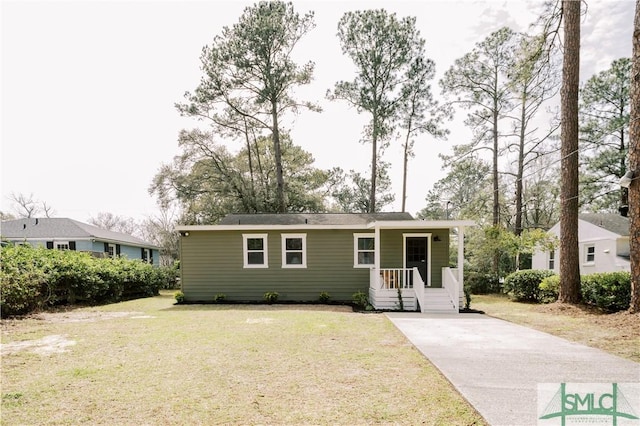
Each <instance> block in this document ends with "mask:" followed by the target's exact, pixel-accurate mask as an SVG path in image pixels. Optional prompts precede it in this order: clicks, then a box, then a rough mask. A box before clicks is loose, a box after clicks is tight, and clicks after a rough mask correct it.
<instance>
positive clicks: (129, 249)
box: [0, 218, 160, 266]
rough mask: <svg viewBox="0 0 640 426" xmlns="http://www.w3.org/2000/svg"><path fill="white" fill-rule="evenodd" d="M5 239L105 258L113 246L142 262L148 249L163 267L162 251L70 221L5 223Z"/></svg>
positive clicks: (3, 237) (0, 228) (119, 251)
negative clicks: (61, 245) (108, 247)
mask: <svg viewBox="0 0 640 426" xmlns="http://www.w3.org/2000/svg"><path fill="white" fill-rule="evenodd" d="M0 233H1V237H2V239H4V240H8V241H12V242H14V243H17V244H25V243H26V244H30V245H32V246H35V247H45V248H51V249H53V248H56V246H57V244H59V243H63V242H64V243H68V245H69V249H70V250H76V251H82V252H89V253H93V254H95V255H100V256H102V255H104V253H105V251H107V250H106V249H105V244H113V245H114V246H115V247H116V250H115V251H116V253H117V254H118V255H120V256H124V257H126V258H128V259H141V260H142V258H143V256H142V250H143V249H147V250H149V251H150V252H151V253H153V255H152V256H150V257H151V258H152V259H147V260H152V261H153V262H152V263H153V264H154V265H156V266H158V265H159V264H160V252H159V248H158V247H157V246H155V245H153V244H151V243H148V242H146V241H143V240H141V239H139V238H136V237H134V236H132V235H128V234H124V233H121V232H114V231H109V230H106V229H101V228H98V227H96V226H93V225H89V224H86V223H82V222H79V221H77V220H73V219H68V218H24V219H16V220H9V221H4V222H2V226H1V227H0Z"/></svg>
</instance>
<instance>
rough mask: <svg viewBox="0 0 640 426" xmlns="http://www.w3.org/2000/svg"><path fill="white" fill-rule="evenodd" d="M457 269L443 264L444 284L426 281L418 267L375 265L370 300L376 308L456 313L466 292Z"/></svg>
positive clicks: (370, 282) (370, 280)
mask: <svg viewBox="0 0 640 426" xmlns="http://www.w3.org/2000/svg"><path fill="white" fill-rule="evenodd" d="M457 273H458V270H457V269H452V268H448V267H447V268H442V287H431V286H430V285H427V284H425V282H424V281H423V279H422V277H421V275H420V272H419V270H418V268H416V267H414V268H382V269H376V268H372V269H371V272H370V277H369V303H371V305H372V306H373V307H374V308H376V309H385V310H404V311H418V310H419V311H420V312H422V313H427V312H430V313H434V312H442V313H457V312H459V309H460V306H463V303H464V302H463V301H464V293H463V291H462V286H460V285H459V282H458V279H457V278H456V275H457Z"/></svg>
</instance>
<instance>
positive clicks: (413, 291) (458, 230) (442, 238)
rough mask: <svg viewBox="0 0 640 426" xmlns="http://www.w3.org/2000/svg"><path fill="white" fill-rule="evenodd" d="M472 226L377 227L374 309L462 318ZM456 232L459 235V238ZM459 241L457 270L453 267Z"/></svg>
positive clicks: (432, 223) (380, 223) (409, 223)
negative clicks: (454, 245) (454, 244)
mask: <svg viewBox="0 0 640 426" xmlns="http://www.w3.org/2000/svg"><path fill="white" fill-rule="evenodd" d="M473 225H474V222H472V221H460V220H455V221H452V220H447V221H423V220H412V221H376V222H373V223H371V224H370V227H371V228H372V230H373V236H374V241H375V251H374V253H373V255H374V261H373V265H372V266H371V269H370V274H369V303H371V305H372V306H373V307H374V308H376V309H388V310H405V311H418V310H419V311H420V312H423V313H427V312H443V313H457V312H458V311H459V309H460V307H461V306H463V303H464V302H463V301H464V292H463V283H464V230H465V227H468V226H473ZM454 230H455V232H454ZM452 237H455V238H456V239H457V265H458V267H457V268H450V267H449V255H450V253H449V252H450V241H451V240H452Z"/></svg>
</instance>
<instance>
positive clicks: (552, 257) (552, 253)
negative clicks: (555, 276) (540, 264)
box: [549, 250, 556, 270]
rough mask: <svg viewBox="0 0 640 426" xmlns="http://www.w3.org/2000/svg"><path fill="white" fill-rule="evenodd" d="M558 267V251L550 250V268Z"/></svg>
mask: <svg viewBox="0 0 640 426" xmlns="http://www.w3.org/2000/svg"><path fill="white" fill-rule="evenodd" d="M555 268H556V252H555V250H551V251H550V252H549V269H551V270H554V269H555Z"/></svg>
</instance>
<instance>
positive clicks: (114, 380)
mask: <svg viewBox="0 0 640 426" xmlns="http://www.w3.org/2000/svg"><path fill="white" fill-rule="evenodd" d="M173 302H174V301H173V298H172V296H171V294H170V293H168V292H167V293H163V294H162V295H161V296H159V297H154V298H149V299H140V300H134V301H129V302H123V303H118V304H113V305H107V306H103V307H97V308H83V309H77V310H73V311H69V312H61V313H55V314H45V315H42V316H36V317H31V318H27V319H22V320H5V321H2V343H3V345H2V346H3V347H2V352H3V355H2V424H7V425H10V424H11V425H14V424H82V423H86V424H127V425H129V424H131V425H133V424H136V425H137V424H220V423H230V424H349V425H352V424H411V425H414V424H431V425H474V424H484V421H483V419H482V418H481V417H480V415H479V414H478V413H477V412H476V411H475V410H474V409H473V408H472V407H471V406H470V405H469V404H468V403H467V402H466V401H465V400H464V399H463V398H462V397H461V396H460V395H459V394H458V393H457V392H456V391H455V390H454V389H453V387H452V386H451V385H450V384H449V382H448V381H447V380H446V379H444V378H443V377H442V376H441V375H440V373H439V372H438V371H437V370H436V369H435V367H433V366H432V365H431V364H430V363H429V362H428V361H427V360H426V359H425V358H424V357H423V356H422V355H421V354H420V353H419V352H418V351H417V350H415V349H414V348H413V346H412V345H411V344H410V343H409V342H408V341H407V339H406V338H405V337H404V336H403V335H402V334H401V333H400V332H399V331H398V330H397V329H396V328H395V327H394V326H393V325H392V324H391V323H390V322H389V321H388V320H387V319H386V317H385V316H383V315H380V314H361V313H353V312H351V311H350V310H349V309H347V308H344V307H325V306H294V305H273V306H261V305H206V306H204V305H177V306H176V305H174V304H173ZM52 336H57V337H52ZM20 342H22V345H23V347H19V343H20ZM26 345H31V346H26ZM65 345H66V346H65ZM56 350H57V352H56ZM47 351H48V352H47Z"/></svg>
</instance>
